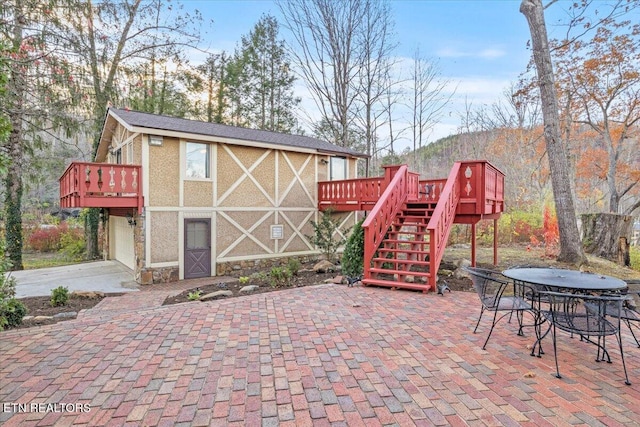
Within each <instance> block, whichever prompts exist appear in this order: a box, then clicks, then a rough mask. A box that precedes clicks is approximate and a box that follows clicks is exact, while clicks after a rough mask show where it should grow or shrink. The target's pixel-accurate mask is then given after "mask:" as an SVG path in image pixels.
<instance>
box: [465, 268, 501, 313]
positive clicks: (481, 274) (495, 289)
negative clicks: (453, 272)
mask: <svg viewBox="0 0 640 427" xmlns="http://www.w3.org/2000/svg"><path fill="white" fill-rule="evenodd" d="M464 270H466V271H467V272H468V273H469V275H470V276H471V281H472V282H473V288H474V289H475V291H476V293H477V294H478V296H479V297H480V301H481V302H482V304H483V305H484V306H485V307H486V308H488V309H490V310H491V309H494V310H495V309H497V308H498V306H499V304H500V298H501V297H502V294H503V293H504V291H505V288H506V287H507V285H509V282H508V281H507V280H505V279H506V278H505V277H504V276H503V275H502V273H500V272H498V271H494V270H489V269H486V268H479V267H465V269H464Z"/></svg>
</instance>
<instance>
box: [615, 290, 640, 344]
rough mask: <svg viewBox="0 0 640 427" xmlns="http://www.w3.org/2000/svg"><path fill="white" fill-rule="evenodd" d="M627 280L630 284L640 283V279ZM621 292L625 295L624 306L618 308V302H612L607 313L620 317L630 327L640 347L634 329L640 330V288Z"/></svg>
mask: <svg viewBox="0 0 640 427" xmlns="http://www.w3.org/2000/svg"><path fill="white" fill-rule="evenodd" d="M626 282H627V284H628V285H640V280H626ZM621 294H622V295H624V296H625V299H624V301H623V303H622V308H621V309H620V310H618V306H617V304H611V305H610V306H609V307H607V315H609V316H613V317H620V320H621V321H622V322H623V323H624V324H625V325H627V328H629V331H630V332H631V336H632V337H633V339H634V341H635V342H636V345H637V346H638V348H640V341H639V340H638V336H637V335H636V333H635V332H634V331H633V330H634V329H636V330H638V331H640V310H639V309H638V306H637V303H638V299H639V297H640V290H637V289H636V290H631V289H625V290H624V291H622V292H621Z"/></svg>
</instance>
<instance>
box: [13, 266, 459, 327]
mask: <svg viewBox="0 0 640 427" xmlns="http://www.w3.org/2000/svg"><path fill="white" fill-rule="evenodd" d="M442 268H453V269H455V267H453V266H448V265H446V264H443V265H442ZM339 274H340V273H339V272H338V273H333V272H329V273H316V272H314V271H313V270H312V269H311V268H310V266H309V265H305V266H303V269H301V270H300V271H299V272H298V274H297V275H296V276H294V277H293V278H292V279H291V282H290V284H289V286H286V287H274V286H272V285H271V282H270V281H269V278H268V277H266V276H265V277H263V278H257V277H252V278H251V279H250V280H249V281H248V282H247V283H240V282H239V281H238V280H233V281H230V282H227V283H221V284H211V285H205V286H200V287H199V288H194V289H189V290H186V291H184V292H181V293H180V294H178V295H176V296H173V297H168V298H167V299H166V300H165V301H164V304H163V305H170V304H178V303H183V302H193V301H192V300H190V299H189V294H190V293H193V292H194V291H196V290H199V291H200V294H201V295H206V294H208V293H212V292H216V291H220V290H226V291H231V292H232V293H233V295H232V296H224V297H219V298H225V299H227V298H233V297H238V296H243V295H249V294H262V293H267V292H276V291H280V290H283V289H293V288H299V287H303V286H315V285H320V284H323V283H326V282H327V280H328V279H333V278H335V277H336V276H337V275H339ZM445 280H446V282H447V284H448V286H449V288H450V289H451V290H452V291H469V290H470V288H471V281H470V280H469V279H466V278H462V279H458V278H455V277H448V278H446V279H445ZM345 283H346V282H345ZM250 285H255V286H257V288H256V289H255V290H253V291H252V292H251V293H241V292H240V289H242V288H243V287H245V286H250ZM342 286H347V285H346V284H343V285H342ZM120 295H122V294H121V293H117V294H105V295H104V296H97V297H95V298H80V297H72V298H69V301H68V302H67V304H66V305H64V306H58V307H53V306H52V305H51V298H50V297H49V296H42V297H25V298H20V301H22V303H23V304H24V305H25V306H26V307H27V316H33V317H34V318H35V317H38V316H54V315H56V314H60V313H71V312H75V313H79V312H80V310H89V309H91V308H93V307H94V306H96V305H97V304H98V303H99V302H100V301H102V300H103V299H104V298H109V297H118V296H120ZM75 317H76V316H70V317H62V318H50V319H39V320H35V319H30V320H29V319H28V320H24V321H23V322H22V324H21V325H19V326H17V327H15V328H13V329H23V328H31V327H35V326H43V325H50V324H54V323H57V322H61V321H64V320H70V319H73V318H75Z"/></svg>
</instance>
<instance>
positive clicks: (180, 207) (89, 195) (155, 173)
mask: <svg viewBox="0 0 640 427" xmlns="http://www.w3.org/2000/svg"><path fill="white" fill-rule="evenodd" d="M364 158H366V156H365V155H363V154H360V153H357V152H355V151H352V150H350V149H346V148H342V147H339V146H336V145H334V144H330V143H328V142H325V141H322V140H319V139H316V138H311V137H307V136H297V135H286V134H280V133H275V132H268V131H262V130H255V129H244V128H239V127H233V126H226V125H220V124H215V123H207V122H201V121H195V120H187V119H181V118H174V117H166V116H161V115H155V114H149V113H142V112H138V111H130V110H125V109H116V108H109V109H108V111H107V114H106V118H105V122H104V127H103V129H102V133H101V136H100V142H99V147H98V150H97V155H96V158H95V162H94V163H83V162H75V163H72V164H71V165H70V166H69V167H68V168H67V170H66V172H65V174H64V175H63V176H62V177H61V178H60V193H61V207H65V208H69V207H100V208H104V209H103V215H102V219H103V225H104V230H105V233H104V244H105V256H106V258H108V259H115V260H118V261H120V262H121V263H122V264H124V265H126V266H127V267H129V268H131V270H132V271H133V273H134V277H135V280H136V281H137V282H139V283H141V284H151V283H159V282H167V281H174V280H178V279H188V278H198V277H208V276H215V275H225V274H228V273H229V272H231V271H235V272H240V273H241V272H242V271H244V270H250V269H251V268H255V267H256V266H261V267H269V266H270V265H275V264H277V263H278V262H280V260H281V259H283V258H287V257H291V256H296V257H302V258H304V257H311V256H316V255H317V254H318V251H317V248H315V247H314V246H313V244H311V243H310V242H309V239H308V238H307V237H306V236H307V235H311V234H313V228H312V225H311V221H318V215H319V210H318V183H319V182H321V181H330V180H344V179H348V178H357V169H358V168H357V162H358V160H360V159H364ZM342 217H343V223H344V224H348V225H349V226H350V225H353V223H354V222H355V217H356V214H355V212H346V213H345V214H343V215H342Z"/></svg>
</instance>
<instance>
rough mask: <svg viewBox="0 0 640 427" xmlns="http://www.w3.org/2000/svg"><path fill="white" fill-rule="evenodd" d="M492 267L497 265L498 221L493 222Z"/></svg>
mask: <svg viewBox="0 0 640 427" xmlns="http://www.w3.org/2000/svg"><path fill="white" fill-rule="evenodd" d="M493 265H494V266H497V265H498V219H497V218H494V220H493Z"/></svg>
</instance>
